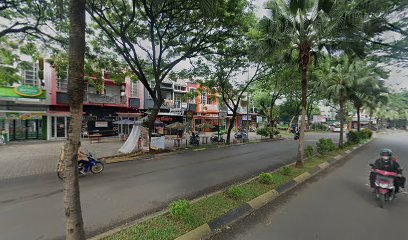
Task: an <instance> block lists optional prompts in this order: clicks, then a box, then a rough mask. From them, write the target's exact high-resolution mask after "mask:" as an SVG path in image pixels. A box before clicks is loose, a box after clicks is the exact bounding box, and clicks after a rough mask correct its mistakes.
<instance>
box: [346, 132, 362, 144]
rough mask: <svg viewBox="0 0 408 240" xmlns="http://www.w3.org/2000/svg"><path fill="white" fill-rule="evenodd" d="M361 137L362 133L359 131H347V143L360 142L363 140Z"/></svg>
mask: <svg viewBox="0 0 408 240" xmlns="http://www.w3.org/2000/svg"><path fill="white" fill-rule="evenodd" d="M360 137H361V135H360V134H359V133H358V132H349V133H347V143H349V144H351V145H353V144H359V143H360V142H361V139H360Z"/></svg>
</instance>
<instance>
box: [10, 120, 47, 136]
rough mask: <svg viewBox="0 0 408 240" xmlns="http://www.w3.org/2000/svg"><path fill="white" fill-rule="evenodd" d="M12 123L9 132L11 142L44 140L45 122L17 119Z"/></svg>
mask: <svg viewBox="0 0 408 240" xmlns="http://www.w3.org/2000/svg"><path fill="white" fill-rule="evenodd" d="M10 123H11V124H10V126H9V132H10V140H11V141H18V140H29V139H42V138H43V131H42V130H43V122H42V120H41V119H28V120H20V119H15V120H12V121H11V122H10Z"/></svg>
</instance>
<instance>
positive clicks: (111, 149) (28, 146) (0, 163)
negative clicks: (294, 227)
mask: <svg viewBox="0 0 408 240" xmlns="http://www.w3.org/2000/svg"><path fill="white" fill-rule="evenodd" d="M231 135H232V136H231V137H232V138H233V134H231ZM201 136H208V137H210V136H212V134H209V133H207V134H201ZM172 137H173V136H166V148H167V149H172V148H174V141H173V140H172ZM187 137H188V136H187ZM224 138H226V136H224ZM259 139H260V136H257V135H256V134H255V133H253V132H251V133H250V140H259ZM63 143H64V141H33V142H18V143H11V144H7V145H2V146H0V179H6V178H14V177H21V176H29V175H36V174H41V173H48V172H54V171H56V165H57V161H58V157H59V154H60V151H61V147H62V145H63ZM123 143H124V142H122V141H120V140H119V138H118V137H106V138H102V139H101V142H100V143H95V142H93V143H92V144H91V143H89V141H88V139H83V140H82V150H83V151H85V152H91V153H93V154H94V156H95V157H97V158H102V157H108V156H113V155H120V153H119V152H118V149H119V148H120V147H121V146H122V145H123ZM185 144H186V143H185V140H184V142H182V143H181V145H180V147H185ZM208 144H211V143H210V140H209V139H208Z"/></svg>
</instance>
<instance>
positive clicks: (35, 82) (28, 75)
mask: <svg viewBox="0 0 408 240" xmlns="http://www.w3.org/2000/svg"><path fill="white" fill-rule="evenodd" d="M23 84H24V85H30V86H39V85H40V84H39V78H38V65H37V64H33V68H31V69H25V70H23Z"/></svg>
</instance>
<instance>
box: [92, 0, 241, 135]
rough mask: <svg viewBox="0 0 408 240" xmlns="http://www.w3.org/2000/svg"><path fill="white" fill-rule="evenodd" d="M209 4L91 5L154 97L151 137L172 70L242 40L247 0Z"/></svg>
mask: <svg viewBox="0 0 408 240" xmlns="http://www.w3.org/2000/svg"><path fill="white" fill-rule="evenodd" d="M208 3H214V4H215V8H214V10H213V11H212V12H208V11H205V10H203V9H202V8H201V6H200V4H197V3H196V1H192V0H191V1H190V0H188V1H184V0H183V1H181V0H176V1H170V0H166V1H156V0H142V1H118V0H110V1H102V0H91V1H88V4H87V11H88V13H89V14H90V16H91V17H92V19H93V20H94V21H95V22H96V23H97V26H98V27H99V28H100V29H101V32H102V33H103V35H102V37H103V40H104V41H105V42H106V43H107V44H106V45H105V46H106V47H110V48H112V49H113V50H115V51H116V52H118V54H119V55H120V56H121V57H122V58H123V59H124V61H125V62H126V63H127V65H128V68H129V69H130V70H131V71H132V72H133V73H134V74H135V75H136V76H137V78H138V79H139V80H140V81H141V83H142V84H143V85H144V86H145V88H146V89H147V91H148V93H149V94H150V96H151V97H152V100H153V102H154V105H153V109H152V112H151V114H150V115H149V134H151V132H152V130H153V128H154V121H155V119H156V116H157V114H158V112H159V110H160V106H161V105H162V103H163V100H164V99H163V96H162V93H161V86H160V85H161V83H162V82H163V81H164V80H165V79H166V78H168V77H169V74H170V73H171V72H172V71H173V69H174V67H175V66H177V65H178V64H179V63H181V62H183V61H185V60H187V59H189V58H194V57H197V56H199V55H200V54H202V53H208V52H210V51H211V49H213V48H214V47H215V46H217V45H218V44H220V43H223V42H224V41H226V40H227V39H231V38H238V37H240V36H239V35H238V33H239V32H240V31H239V29H240V28H241V27H242V26H243V24H245V21H242V20H243V19H245V18H246V15H247V13H246V11H247V2H246V1H244V0H239V1H233V0H222V1H215V2H212V1H208ZM150 76H151V77H150Z"/></svg>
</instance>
